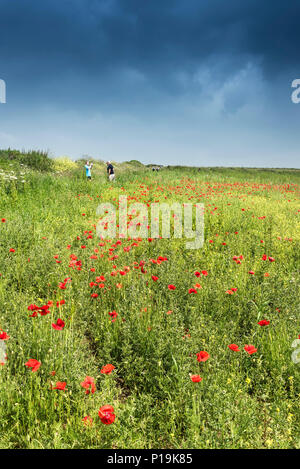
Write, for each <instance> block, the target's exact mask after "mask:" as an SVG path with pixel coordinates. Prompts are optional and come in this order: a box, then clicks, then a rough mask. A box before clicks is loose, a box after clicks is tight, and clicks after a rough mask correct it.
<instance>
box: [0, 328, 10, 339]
mask: <svg viewBox="0 0 300 469" xmlns="http://www.w3.org/2000/svg"><path fill="white" fill-rule="evenodd" d="M1 331H2V332H1ZM8 339H9V335H7V334H6V332H4V331H3V329H0V340H8Z"/></svg>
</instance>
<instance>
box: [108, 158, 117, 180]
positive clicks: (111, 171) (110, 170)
mask: <svg viewBox="0 0 300 469" xmlns="http://www.w3.org/2000/svg"><path fill="white" fill-rule="evenodd" d="M106 164H107V175H108V179H109V180H110V181H113V180H114V179H115V172H114V167H113V165H112V164H111V161H107V162H106Z"/></svg>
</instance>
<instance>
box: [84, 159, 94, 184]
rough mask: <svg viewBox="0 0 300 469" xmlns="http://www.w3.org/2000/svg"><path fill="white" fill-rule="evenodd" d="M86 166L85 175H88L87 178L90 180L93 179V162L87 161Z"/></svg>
mask: <svg viewBox="0 0 300 469" xmlns="http://www.w3.org/2000/svg"><path fill="white" fill-rule="evenodd" d="M84 167H85V175H86V177H87V180H88V181H90V180H91V179H92V173H91V169H92V167H93V163H91V164H90V162H89V161H87V162H86V164H85V166H84Z"/></svg>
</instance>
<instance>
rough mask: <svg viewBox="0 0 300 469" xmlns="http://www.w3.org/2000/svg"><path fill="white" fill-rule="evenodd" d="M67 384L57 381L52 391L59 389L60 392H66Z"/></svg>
mask: <svg viewBox="0 0 300 469" xmlns="http://www.w3.org/2000/svg"><path fill="white" fill-rule="evenodd" d="M66 386H67V383H66V382H65V381H57V383H56V385H55V388H52V389H58V390H59V391H65V390H66Z"/></svg>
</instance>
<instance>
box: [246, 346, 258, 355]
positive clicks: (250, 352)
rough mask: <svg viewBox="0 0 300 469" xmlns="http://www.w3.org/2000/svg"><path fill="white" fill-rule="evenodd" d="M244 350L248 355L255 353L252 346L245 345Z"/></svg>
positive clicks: (255, 349) (255, 350)
mask: <svg viewBox="0 0 300 469" xmlns="http://www.w3.org/2000/svg"><path fill="white" fill-rule="evenodd" d="M244 350H245V351H246V352H247V353H249V355H252V354H253V353H255V352H257V348H255V347H254V345H245V347H244Z"/></svg>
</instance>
